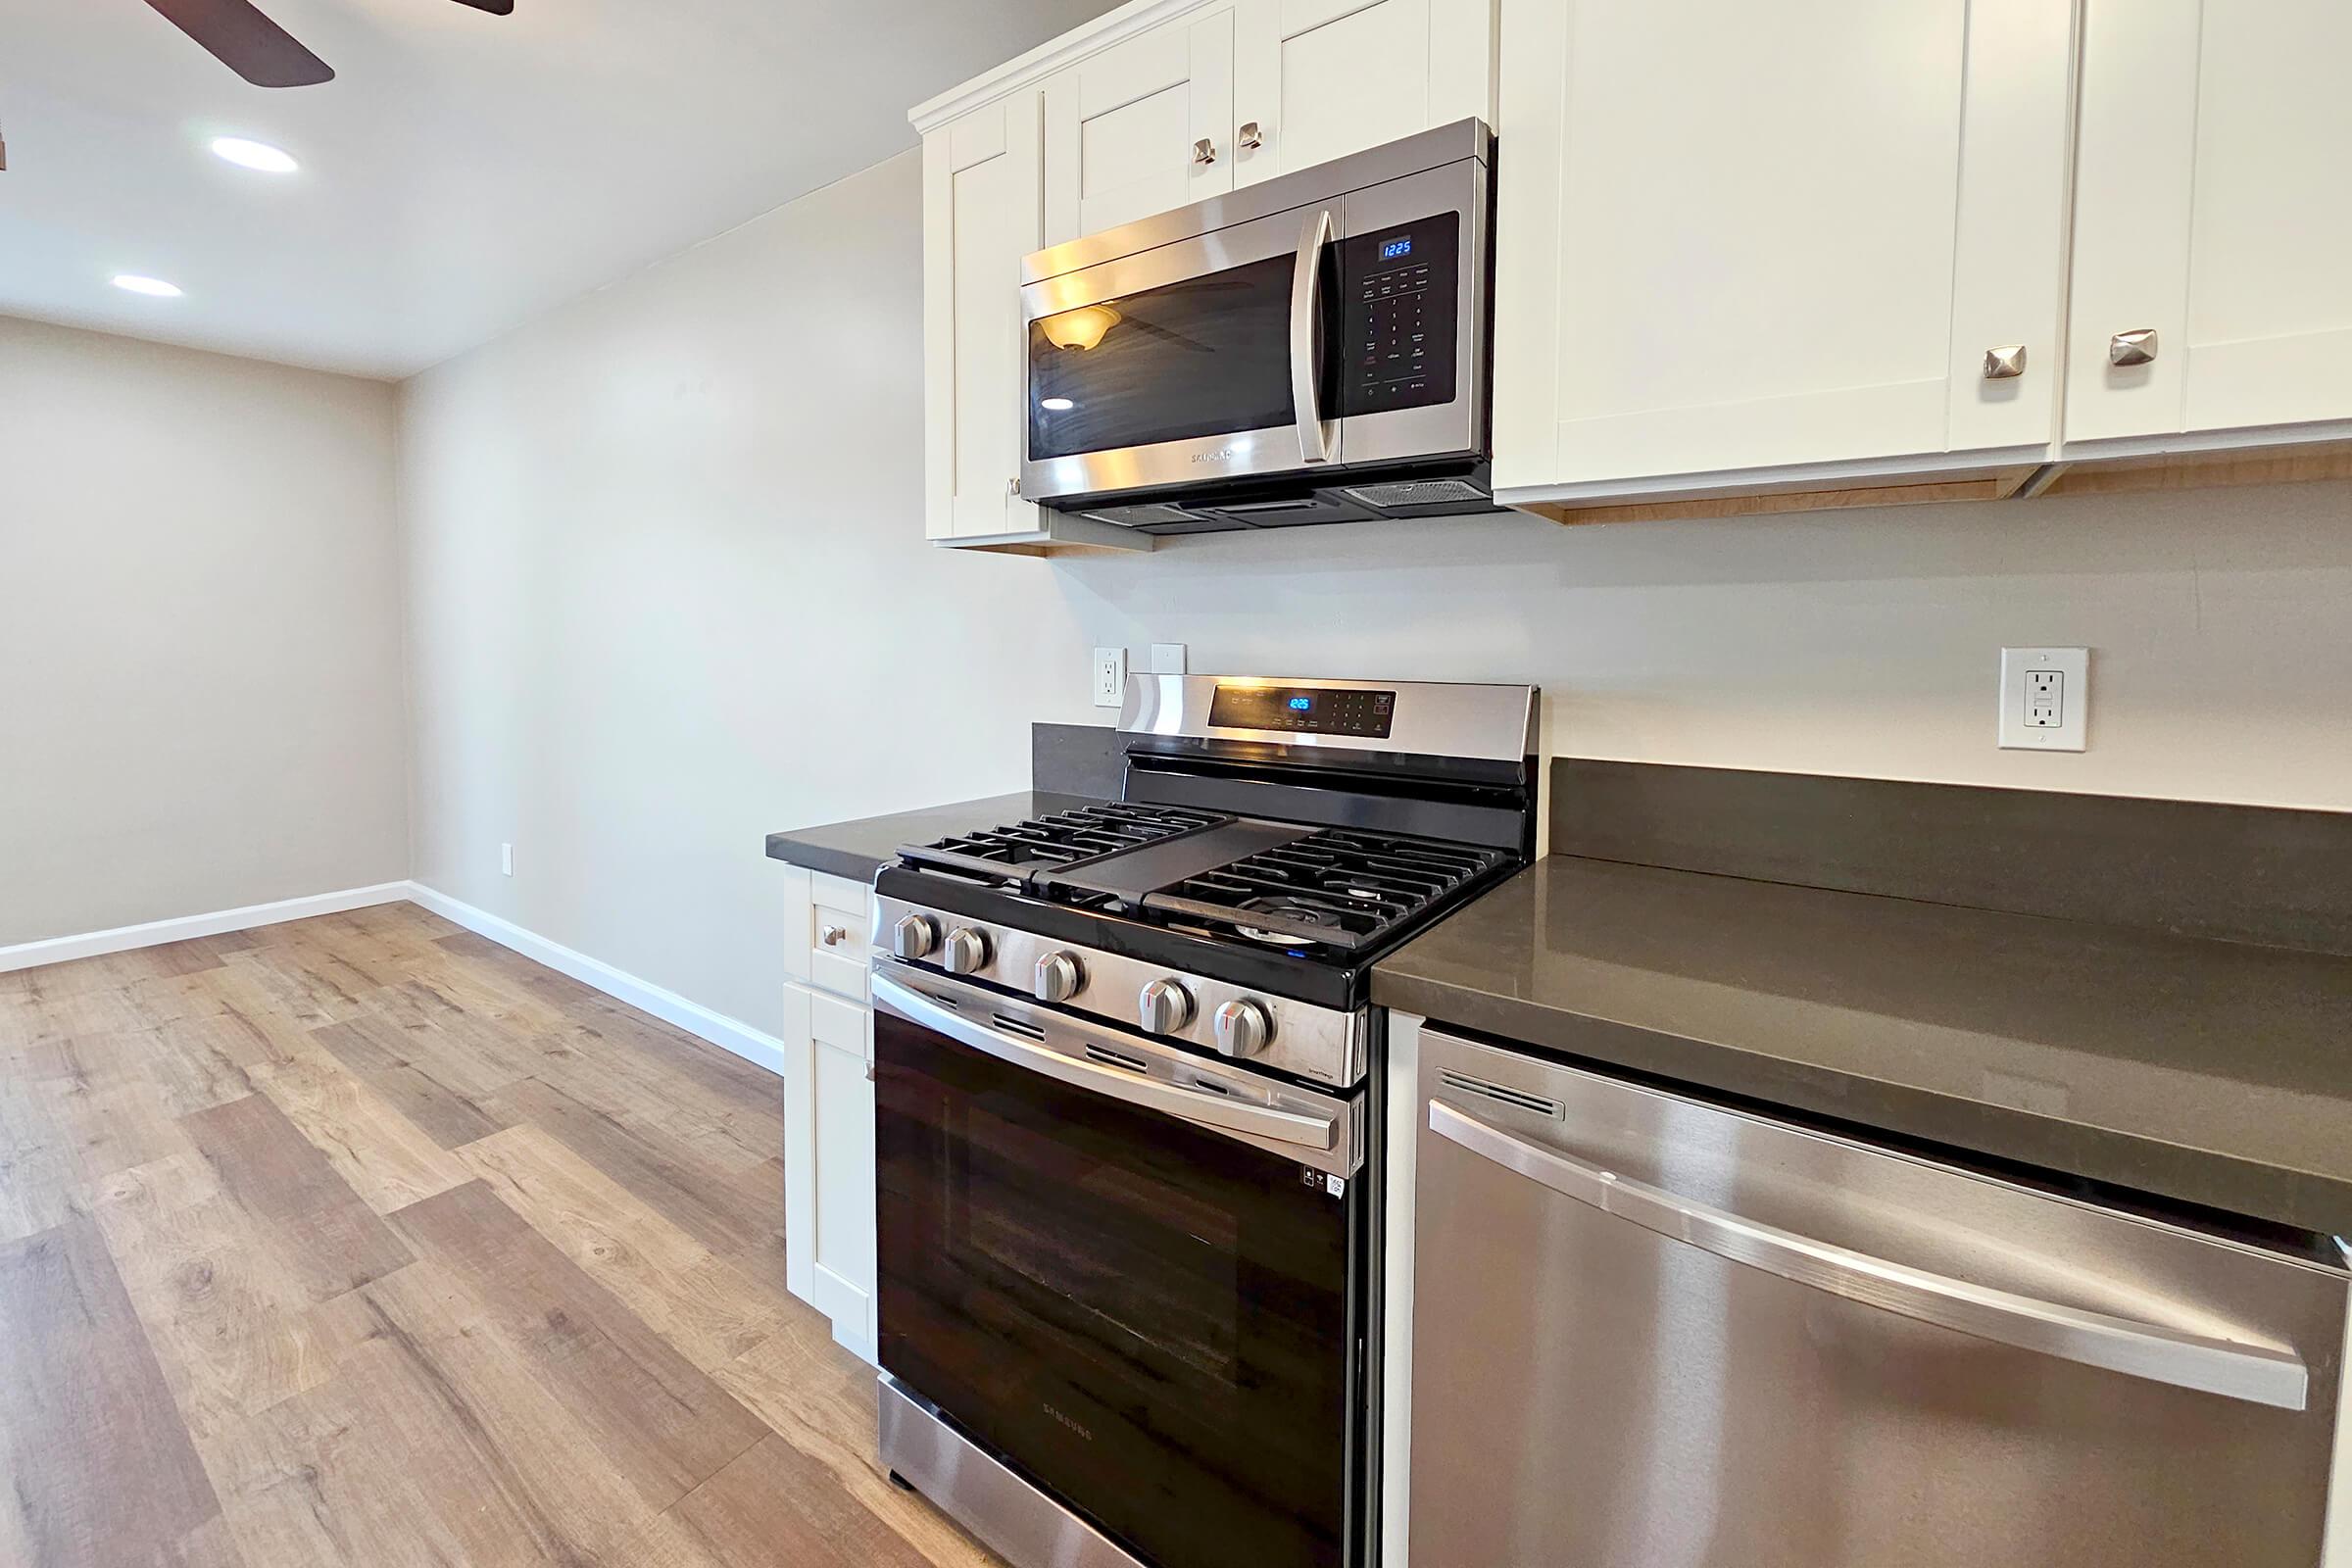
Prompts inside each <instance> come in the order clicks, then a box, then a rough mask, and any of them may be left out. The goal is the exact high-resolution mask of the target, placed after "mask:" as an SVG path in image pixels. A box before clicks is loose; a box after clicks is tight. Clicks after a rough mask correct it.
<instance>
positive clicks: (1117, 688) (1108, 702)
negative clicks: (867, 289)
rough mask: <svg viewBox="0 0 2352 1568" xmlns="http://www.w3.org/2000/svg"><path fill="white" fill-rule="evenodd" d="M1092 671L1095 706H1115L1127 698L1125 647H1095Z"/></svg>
mask: <svg viewBox="0 0 2352 1568" xmlns="http://www.w3.org/2000/svg"><path fill="white" fill-rule="evenodd" d="M1094 671H1095V675H1094V687H1095V706H1096V707H1097V708H1116V707H1118V706H1119V705H1120V704H1121V703H1123V702H1125V701H1126V700H1127V650H1126V649H1124V648H1098V649H1096V650H1095V664H1094Z"/></svg>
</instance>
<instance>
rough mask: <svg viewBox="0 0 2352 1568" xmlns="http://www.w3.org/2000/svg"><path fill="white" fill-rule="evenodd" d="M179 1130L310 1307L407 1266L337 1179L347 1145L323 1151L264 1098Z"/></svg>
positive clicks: (348, 1157) (201, 1115) (387, 1233)
mask: <svg viewBox="0 0 2352 1568" xmlns="http://www.w3.org/2000/svg"><path fill="white" fill-rule="evenodd" d="M180 1125H181V1126H183V1127H185V1128H186V1129H187V1131H188V1136H189V1137H190V1138H191V1139H192V1140H194V1142H195V1144H196V1147H197V1149H198V1150H199V1151H200V1152H202V1153H203V1155H204V1158H205V1161H206V1163H207V1164H209V1165H210V1166H211V1167H212V1170H213V1173H214V1175H215V1177H216V1178H217V1179H218V1180H219V1181H220V1184H221V1190H222V1192H223V1193H225V1194H226V1195H227V1196H228V1198H229V1199H230V1200H231V1201H234V1202H235V1203H237V1204H238V1205H239V1206H240V1207H241V1208H243V1209H244V1210H245V1212H247V1213H248V1214H251V1215H253V1216H254V1217H255V1219H256V1220H258V1221H260V1222H261V1223H262V1224H263V1225H265V1226H266V1227H267V1228H268V1233H269V1235H270V1241H271V1245H272V1247H273V1248H274V1249H275V1250H276V1251H277V1252H278V1254H279V1256H280V1257H281V1258H282V1259H283V1260H284V1261H285V1263H286V1266H287V1268H288V1269H289V1270H290V1271H291V1272H292V1273H293V1275H294V1276H295V1277H296V1278H298V1279H300V1280H301V1281H302V1283H303V1286H304V1289H305V1290H306V1291H307V1293H308V1294H309V1296H310V1299H312V1300H315V1301H323V1300H325V1299H328V1298H330V1297H335V1296H341V1295H342V1294H343V1293H345V1292H346V1291H352V1290H357V1289H358V1288H359V1287H360V1286H362V1285H365V1284H367V1283H368V1281H369V1280H372V1279H376V1278H378V1277H380V1276H382V1275H385V1274H389V1273H391V1272H392V1271H393V1270H395V1269H397V1268H400V1267H402V1266H403V1265H404V1264H406V1263H408V1262H409V1261H410V1252H409V1250H408V1248H407V1247H406V1246H405V1245H403V1244H402V1242H401V1239H400V1238H399V1237H398V1236H397V1235H395V1234H394V1233H393V1231H392V1229H391V1228H390V1227H389V1226H387V1225H386V1224H385V1223H384V1222H383V1220H382V1219H381V1218H379V1217H378V1216H377V1214H376V1213H375V1211H374V1210H372V1209H370V1208H369V1207H368V1205H367V1204H366V1203H365V1202H363V1201H361V1198H360V1195H359V1194H358V1193H357V1192H355V1191H354V1189H353V1188H352V1187H351V1185H350V1184H348V1183H347V1182H346V1181H345V1180H344V1177H343V1175H342V1174H341V1172H342V1171H343V1170H344V1169H345V1168H346V1167H347V1166H349V1165H352V1164H356V1163H359V1159H358V1157H357V1156H354V1155H353V1154H352V1153H351V1151H350V1147H349V1145H348V1144H339V1145H338V1146H337V1147H336V1149H335V1150H334V1151H327V1152H322V1146H321V1145H319V1144H318V1143H316V1142H314V1141H313V1140H312V1139H309V1138H306V1137H304V1136H303V1132H302V1130H301V1129H300V1128H299V1127H298V1126H297V1125H296V1123H295V1122H294V1121H293V1120H292V1119H290V1118H289V1117H288V1116H287V1115H286V1113H285V1112H284V1111H283V1110H282V1109H281V1108H280V1107H279V1106H278V1105H277V1104H276V1103H273V1102H272V1101H271V1100H270V1099H269V1098H267V1097H265V1096H262V1095H249V1096H247V1097H246V1098H245V1099H243V1100H234V1101H231V1102H229V1103H227V1104H225V1105H216V1106H214V1107H213V1108H212V1109H211V1110H206V1111H199V1112H198V1113H197V1114H195V1115H193V1116H189V1117H187V1118H185V1119H184V1120H183V1121H182V1122H181V1123H180ZM415 1136H418V1137H421V1135H420V1134H417V1135H415ZM337 1152H340V1153H341V1154H342V1155H343V1158H342V1160H341V1161H337V1160H336V1159H335V1157H334V1155H335V1153H337ZM433 1152H434V1153H435V1154H439V1153H440V1151H439V1150H438V1149H436V1150H434V1151H433ZM458 1170H459V1174H463V1173H464V1170H463V1167H458Z"/></svg>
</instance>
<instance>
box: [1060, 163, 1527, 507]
mask: <svg viewBox="0 0 2352 1568" xmlns="http://www.w3.org/2000/svg"><path fill="white" fill-rule="evenodd" d="M1492 150H1493V139H1492V137H1491V135H1490V133H1489V132H1488V130H1487V127H1486V126H1485V125H1484V124H1483V123H1480V122H1478V121H1475V120H1465V121H1461V122H1458V123H1454V124H1451V125H1445V126H1441V127H1439V128H1438V129H1435V130H1428V131H1423V132H1421V133H1420V134H1419V135H1415V136H1411V137H1407V138H1406V139H1404V140H1402V141H1397V142H1391V143H1389V144H1388V145H1387V146H1384V147H1377V148H1374V149H1372V150H1370V151H1368V152H1362V153H1357V154H1354V155H1352V156H1350V157H1347V158H1342V159H1336V160H1334V161H1333V162H1331V163H1328V164H1323V165H1319V166H1318V167H1316V168H1313V169H1305V170H1300V171H1299V172H1296V173H1291V174H1284V175H1281V176H1279V177H1277V178H1274V179H1269V180H1266V181H1264V182H1262V183H1260V184H1256V185H1251V186H1249V187H1247V188H1245V189H1242V190H1237V191H1234V192H1232V193H1231V194H1230V195H1224V196H1218V197H1214V198H1212V199H1210V200H1208V201H1204V202H1199V203H1196V204H1195V205H1193V206H1191V207H1186V208H1180V209H1178V210H1177V211H1175V212H1171V213H1163V214H1161V215H1159V216H1158V217H1155V218H1147V219H1143V220H1141V221H1137V222H1133V223H1128V224H1125V225H1123V226H1121V227H1119V228H1113V229H1108V230H1105V231H1104V232H1103V233H1100V234H1095V235H1092V236H1090V237H1088V238H1085V239H1080V240H1073V241H1071V242H1070V243H1068V244H1066V245H1056V246H1054V247H1052V248H1051V249H1048V250H1043V251H1039V252H1037V253H1036V254H1034V255H1032V256H1030V257H1028V258H1027V259H1026V260H1025V261H1024V262H1023V263H1022V274H1021V276H1022V283H1021V319H1022V326H1023V329H1024V330H1025V332H1026V334H1027V350H1026V360H1025V366H1026V368H1025V372H1024V374H1025V385H1024V387H1023V389H1022V390H1023V398H1024V414H1023V418H1022V421H1021V428H1022V432H1023V446H1022V454H1021V458H1022V461H1021V494H1022V495H1023V496H1024V497H1025V498H1026V499H1028V500H1031V501H1035V502H1038V503H1040V504H1042V505H1045V506H1049V507H1054V508H1056V509H1059V510H1061V511H1065V512H1072V513H1077V514H1080V515H1085V516H1089V517H1093V518H1096V519H1098V520H1100V521H1103V522H1111V523H1117V524H1120V525H1122V526H1125V527H1130V528H1134V529H1136V530H1138V531H1139V532H1145V533H1203V532H1212V531H1215V530H1219V529H1232V528H1248V527H1257V528H1264V527H1282V526H1289V525H1293V524H1298V523H1313V522H1346V521H1350V520H1354V519H1357V518H1363V517H1387V516H1428V515H1449V514H1455V513H1461V512H1476V511H1485V510H1488V509H1489V508H1490V507H1491V506H1492V504H1493V500H1492V495H1493V492H1492V486H1491V484H1490V482H1489V479H1488V455H1489V446H1488V419H1487V396H1488V380H1489V376H1488V357H1487V339H1488V332H1489V314H1490V312H1489V305H1490V296H1491V293H1492V288H1491V279H1492V274H1493V258H1492V254H1491V250H1490V245H1489V233H1488V230H1489V224H1490V221H1491V214H1492V206H1491V201H1490V195H1489V191H1490V183H1489V168H1490V165H1491V163H1492V157H1493V151H1492Z"/></svg>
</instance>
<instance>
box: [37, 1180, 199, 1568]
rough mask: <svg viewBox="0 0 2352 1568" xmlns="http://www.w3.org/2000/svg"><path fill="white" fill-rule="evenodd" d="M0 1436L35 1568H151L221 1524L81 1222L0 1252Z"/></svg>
mask: <svg viewBox="0 0 2352 1568" xmlns="http://www.w3.org/2000/svg"><path fill="white" fill-rule="evenodd" d="M0 1434H5V1436H4V1437H0V1443H5V1445H6V1448H7V1456H8V1461H9V1467H10V1471H11V1475H10V1480H11V1482H12V1483H13V1485H12V1487H11V1489H10V1491H9V1493H8V1494H7V1495H6V1498H5V1501H0V1507H6V1508H8V1509H10V1510H12V1512H13V1514H14V1518H13V1520H12V1522H11V1523H10V1525H9V1526H8V1534H9V1536H10V1537H12V1538H13V1539H14V1540H15V1541H16V1542H19V1543H22V1544H25V1546H27V1547H28V1548H29V1550H30V1553H31V1555H30V1556H29V1558H27V1559H26V1561H27V1562H29V1563H33V1564H38V1565H39V1568H85V1565H86V1568H121V1565H122V1564H124V1563H141V1562H145V1561H148V1560H150V1559H152V1558H154V1557H156V1556H158V1555H159V1554H160V1553H162V1552H163V1551H164V1550H166V1549H167V1548H169V1547H173V1546H175V1545H176V1544H178V1543H180V1542H181V1541H183V1540H184V1539H186V1538H187V1537H188V1536H189V1534H190V1533H191V1532H193V1531H195V1530H197V1529H198V1528H199V1527H201V1526H203V1525H204V1524H205V1523H206V1522H207V1521H208V1520H210V1519H212V1518H214V1517H215V1516H217V1515H218V1514H219V1513H220V1511H221V1509H220V1503H219V1500H218V1499H217V1498H216V1496H215V1495H214V1493H213V1487H212V1482H211V1480H210V1479H209V1478H208V1477H207V1476H206V1474H205V1471H204V1466H203V1464H202V1462H201V1461H200V1460H199V1459H198V1458H197V1455H196V1451H195V1449H194V1447H193V1446H191V1445H190V1444H189V1442H188V1437H187V1431H186V1429H185V1428H184V1427H183V1426H182V1425H181V1424H180V1420H179V1415H178V1411H177V1409H176V1408H175V1407H174V1405H173V1404H172V1395H171V1391H170V1389H169V1388H168V1387H167V1386H166V1384H165V1382H164V1377H163V1372H162V1369H161V1368H160V1367H159V1366H158V1365H157V1364H156V1359H155V1352H154V1351H153V1350H152V1349H151V1348H149V1346H148V1343H147V1339H146V1336H145V1334H144V1333H143V1332H142V1331H141V1329H140V1327H139V1320H138V1317H137V1315H136V1314H135V1313H134V1312H133V1311H132V1310H131V1305H130V1299H129V1298H128V1297H127V1296H126V1295H125V1294H124V1293H123V1283H122V1281H121V1279H120V1278H118V1277H117V1275H116V1273H115V1266H114V1263H113V1260H112V1259H111V1258H110V1257H109V1256H108V1255H107V1250H106V1245H105V1242H104V1240H103V1238H102V1237H101V1236H100V1234H99V1231H98V1227H97V1226H96V1225H95V1224H94V1223H93V1222H91V1221H90V1220H88V1219H87V1218H82V1217H76V1218H74V1219H72V1220H69V1221H67V1222H66V1223H65V1224H63V1225H60V1226H58V1227H56V1228H55V1229H53V1230H47V1231H43V1232H41V1233H39V1234H38V1235H35V1236H29V1237H25V1238H24V1239H23V1240H21V1241H16V1242H11V1243H8V1244H7V1245H5V1246H0ZM124 1477H135V1478H136V1483H137V1484H136V1485H135V1486H126V1485H123V1478H124Z"/></svg>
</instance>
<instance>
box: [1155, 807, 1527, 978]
mask: <svg viewBox="0 0 2352 1568" xmlns="http://www.w3.org/2000/svg"><path fill="white" fill-rule="evenodd" d="M1502 858H1503V857H1502V854H1501V852H1499V851H1496V850H1483V849H1478V848H1474V847H1472V846H1469V845H1459V844H1441V843H1437V842H1434V841H1432V840H1427V839H1405V838H1392V837H1387V836H1384V835H1380V834H1373V833H1363V832H1358V831H1355V830H1352V829H1339V828H1326V829H1324V830H1323V831H1321V832H1319V833H1314V834H1310V835H1309V836H1307V837H1305V838H1302V839H1298V840H1294V841H1293V842H1291V843H1289V844H1284V845H1279V846H1277V847H1276V848H1274V849H1270V850H1263V851H1260V852H1259V853H1257V854H1255V855H1250V856H1245V857H1243V858H1241V859H1239V860H1235V861H1233V862H1232V863H1231V864H1229V865H1223V866H1220V867H1218V868H1217V869H1216V870H1213V871H1204V872H1202V873H1201V874H1200V875H1199V876H1192V877H1187V878H1185V879H1184V880H1183V881H1181V882H1176V883H1172V884H1170V885H1169V886H1167V887H1165V888H1162V889H1160V890H1158V891H1157V892H1154V893H1151V894H1147V895H1146V896H1145V898H1144V906H1145V907H1146V908H1149V909H1157V910H1160V911H1162V912H1164V913H1168V914H1174V915H1181V916H1183V917H1185V918H1186V919H1188V920H1194V921H1205V922H1209V923H1211V924H1212V925H1214V926H1217V927H1222V928H1226V929H1230V930H1231V931H1233V932H1234V933H1235V934H1237V935H1239V936H1242V937H1245V938H1248V939H1249V940H1251V941H1255V942H1264V943H1271V944H1275V945H1279V946H1295V945H1298V944H1299V943H1307V944H1313V945H1317V946H1322V947H1330V948H1339V949H1344V950H1354V949H1358V948H1364V947H1369V946H1371V945H1373V944H1374V943H1376V942H1379V941H1381V940H1383V939H1385V938H1386V937H1388V936H1389V935H1390V934H1392V933H1393V932H1395V931H1396V930H1397V928H1398V927H1399V926H1400V925H1402V924H1403V923H1404V922H1406V921H1408V920H1412V919H1414V918H1416V917H1418V916H1419V915H1421V914H1423V913H1425V912H1427V911H1428V910H1429V909H1430V908H1432V907H1435V906H1436V905H1438V904H1440V903H1442V902H1444V901H1445V900H1446V899H1447V898H1448V897H1450V896H1451V895H1452V894H1453V893H1455V892H1456V891H1458V890H1459V889H1460V888H1461V887H1462V886H1463V885H1464V884H1466V883H1468V882H1470V881H1471V880H1472V879H1474V878H1476V877H1478V876H1480V875H1481V874H1483V873H1484V872H1486V871H1487V870H1489V869H1491V868H1492V867H1494V866H1495V865H1496V864H1498V863H1500V861H1501V860H1502Z"/></svg>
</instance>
